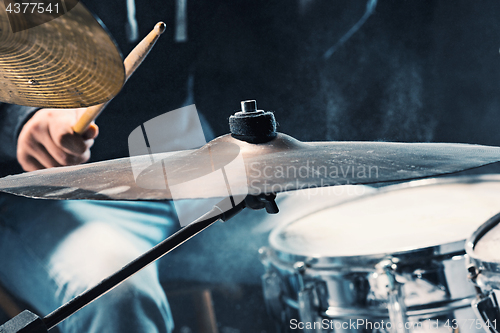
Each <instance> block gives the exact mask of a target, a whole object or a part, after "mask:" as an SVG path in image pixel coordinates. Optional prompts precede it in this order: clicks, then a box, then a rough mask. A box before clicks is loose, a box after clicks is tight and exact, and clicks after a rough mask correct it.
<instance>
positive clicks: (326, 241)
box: [270, 177, 500, 257]
mask: <svg viewBox="0 0 500 333" xmlns="http://www.w3.org/2000/svg"><path fill="white" fill-rule="evenodd" d="M490 179H493V181H478V182H471V183H467V182H470V181H471V178H453V181H454V182H451V180H449V179H448V180H443V181H436V180H430V181H429V180H425V181H418V182H412V183H408V184H406V185H403V186H401V185H396V186H390V187H387V188H386V189H382V190H381V191H380V192H378V193H376V194H374V195H367V196H363V197H361V198H359V199H356V200H353V201H350V202H346V203H342V204H340V205H338V206H335V207H331V208H327V209H323V210H321V211H318V212H316V213H313V214H310V215H308V216H305V217H303V218H300V219H298V220H296V221H294V222H292V223H289V224H287V225H285V226H283V227H280V228H278V229H276V230H274V231H273V232H272V233H271V235H270V243H271V246H272V247H273V248H274V249H275V250H278V251H280V252H284V253H289V254H294V255H300V256H311V257H340V256H366V255H377V254H389V253H401V252H408V251H413V250H416V249H421V248H428V247H433V246H438V245H443V244H449V243H454V242H458V241H465V239H467V238H468V237H469V236H470V235H471V234H472V233H473V232H474V231H475V230H476V229H477V228H478V227H479V226H480V225H481V224H483V223H484V222H485V221H487V220H488V219H489V218H490V217H492V216H493V215H495V214H496V213H498V212H500V178H494V177H492V178H490ZM499 238H500V232H499V233H497V238H496V240H498V239H499ZM498 244H500V242H497V243H496V249H497V253H498V250H499V249H500V245H498Z"/></svg>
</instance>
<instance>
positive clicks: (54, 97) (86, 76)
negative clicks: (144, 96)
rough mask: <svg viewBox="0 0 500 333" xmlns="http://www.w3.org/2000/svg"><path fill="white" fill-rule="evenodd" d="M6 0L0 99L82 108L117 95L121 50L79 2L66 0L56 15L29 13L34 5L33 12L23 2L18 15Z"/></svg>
mask: <svg viewBox="0 0 500 333" xmlns="http://www.w3.org/2000/svg"><path fill="white" fill-rule="evenodd" d="M6 4H10V1H0V101H2V102H6V103H11V104H18V105H26V106H35V107H51V108H78V107H87V106H91V105H96V104H100V103H103V102H106V101H108V100H110V99H112V98H113V97H114V96H115V95H116V94H118V92H119V91H120V90H121V88H122V86H123V83H124V78H125V71H124V68H123V60H122V57H121V55H120V52H119V50H118V49H117V47H116V45H115V43H114V41H113V40H112V39H111V37H110V36H109V35H108V33H107V32H106V31H105V30H104V28H103V27H102V26H101V25H100V23H99V22H98V21H97V20H96V19H95V18H94V17H93V16H92V14H90V12H89V11H88V10H87V9H86V8H85V7H84V6H83V5H82V4H81V3H80V2H78V1H75V0H71V1H66V4H67V6H69V4H71V6H69V8H70V9H69V10H68V11H67V12H66V13H63V14H62V15H60V16H59V17H56V18H52V17H50V15H48V14H43V13H42V14H36V11H35V14H31V13H30V12H31V10H32V8H31V7H29V8H28V10H27V12H28V14H27V15H30V16H23V13H22V10H23V9H24V7H22V8H21V12H20V13H18V14H14V12H13V10H14V9H13V7H10V15H9V13H8V12H7V10H6ZM42 7H43V6H42ZM42 7H41V8H42ZM51 10H52V11H54V10H55V8H54V7H52V9H51ZM58 10H61V11H62V10H63V9H62V8H59V9H58ZM33 15H37V16H33ZM34 20H35V21H36V22H35V23H39V24H38V25H36V26H33V27H32V25H33V21H34ZM38 21H39V22H38ZM40 22H42V23H40Z"/></svg>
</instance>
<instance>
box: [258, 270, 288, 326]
mask: <svg viewBox="0 0 500 333" xmlns="http://www.w3.org/2000/svg"><path fill="white" fill-rule="evenodd" d="M262 288H263V292H264V300H265V301H266V302H265V303H266V308H267V312H268V313H269V315H270V316H271V318H273V319H274V320H276V321H277V322H281V323H283V322H285V320H286V318H285V311H284V308H283V305H282V304H281V296H282V289H281V281H280V278H279V276H278V274H277V273H276V272H274V271H272V270H268V271H267V272H266V273H265V274H264V275H262Z"/></svg>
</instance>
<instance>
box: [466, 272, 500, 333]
mask: <svg viewBox="0 0 500 333" xmlns="http://www.w3.org/2000/svg"><path fill="white" fill-rule="evenodd" d="M467 270H468V271H469V276H468V278H469V280H470V281H471V282H472V283H473V284H474V287H475V288H476V294H477V297H476V299H474V300H473V301H472V309H473V310H474V313H475V314H476V316H477V317H478V318H479V319H480V320H481V321H482V323H481V326H482V327H483V328H484V329H485V331H486V332H487V333H499V331H498V329H497V325H498V324H499V323H500V309H499V307H498V301H497V298H496V296H495V292H494V291H493V290H492V289H493V288H498V283H496V284H495V282H497V281H494V280H495V279H492V277H496V275H493V276H488V275H489V274H488V273H486V272H481V271H480V270H479V269H478V268H477V267H476V266H475V265H474V264H470V265H469V266H468V267H467ZM490 280H492V282H490ZM492 284H493V287H492ZM483 290H484V291H483Z"/></svg>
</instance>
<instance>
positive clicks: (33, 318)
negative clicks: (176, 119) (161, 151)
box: [0, 194, 278, 333]
mask: <svg viewBox="0 0 500 333" xmlns="http://www.w3.org/2000/svg"><path fill="white" fill-rule="evenodd" d="M275 198H276V195H275V194H260V195H255V196H254V195H247V196H246V197H245V199H244V200H243V201H242V202H240V203H239V204H238V205H236V206H233V208H231V209H229V210H227V211H224V210H223V209H221V208H220V207H228V206H227V204H228V201H232V198H231V197H228V198H226V199H224V200H222V201H220V202H219V203H218V204H216V205H214V207H213V208H212V210H211V211H210V212H208V213H206V214H205V215H203V216H202V217H200V218H198V219H197V220H195V221H194V222H192V223H191V224H189V225H187V226H186V227H184V228H182V229H180V230H179V231H177V232H176V233H174V234H173V235H171V236H170V237H168V238H167V239H165V240H164V241H162V242H161V243H159V244H158V245H156V246H155V247H153V248H152V249H150V250H149V251H147V252H146V253H144V254H143V255H141V256H140V257H138V258H136V259H135V260H133V261H131V262H130V263H129V264H127V265H126V266H124V267H123V268H122V269H120V270H119V271H117V272H116V273H114V274H112V275H110V276H109V277H107V278H105V279H104V280H102V281H101V282H100V283H99V284H97V285H96V286H94V287H92V288H90V289H88V290H87V291H85V292H83V293H82V294H80V295H79V296H76V297H75V298H73V299H72V300H71V301H69V302H68V303H66V304H64V305H62V306H61V307H59V308H58V309H56V310H55V311H53V312H52V313H50V314H48V315H47V316H45V317H44V318H40V317H39V316H37V315H36V314H34V313H32V312H30V311H29V310H24V311H23V312H21V313H20V314H18V315H17V316H15V317H14V318H12V319H11V320H9V321H8V322H6V323H5V324H3V325H2V326H0V333H47V332H48V330H50V329H51V328H53V327H55V326H56V325H57V324H59V323H60V322H62V321H63V320H65V319H67V318H68V317H70V316H71V315H73V314H74V313H76V312H77V311H78V310H80V309H82V308H83V307H85V306H86V305H88V304H90V303H91V302H93V301H95V300H96V299H98V298H99V297H101V296H102V295H104V294H106V293H107V292H108V291H110V290H111V289H113V288H115V287H116V286H118V285H119V284H120V283H122V282H123V281H125V280H126V279H128V278H129V277H131V276H132V275H134V274H135V273H137V272H139V271H140V270H142V269H143V268H145V267H146V266H148V265H149V264H151V263H153V262H154V261H156V260H158V259H160V258H161V257H163V256H164V255H165V254H167V253H169V252H170V251H172V250H173V249H175V248H176V247H178V246H179V245H181V244H183V243H184V242H186V241H187V240H189V239H190V238H192V237H194V236H195V235H197V234H198V233H200V232H201V231H203V230H205V229H206V228H208V227H209V226H211V225H212V224H214V223H215V222H217V221H218V220H222V221H223V222H225V221H227V220H229V219H230V218H232V217H233V216H235V215H236V214H238V213H239V212H241V211H242V210H243V209H244V208H245V207H248V208H250V209H253V210H258V209H263V208H265V209H266V211H267V212H268V213H269V214H276V213H278V206H277V205H276V202H275ZM232 202H234V201H232Z"/></svg>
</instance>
